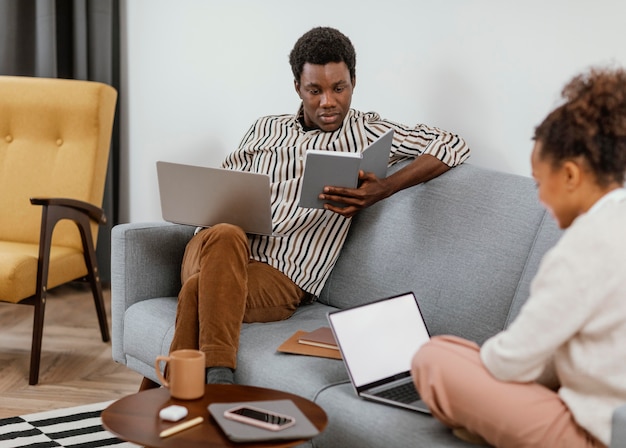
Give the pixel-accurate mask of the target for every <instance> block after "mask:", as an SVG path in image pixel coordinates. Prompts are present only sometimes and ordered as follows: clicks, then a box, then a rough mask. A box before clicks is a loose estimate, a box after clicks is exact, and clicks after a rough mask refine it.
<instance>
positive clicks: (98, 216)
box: [30, 198, 107, 224]
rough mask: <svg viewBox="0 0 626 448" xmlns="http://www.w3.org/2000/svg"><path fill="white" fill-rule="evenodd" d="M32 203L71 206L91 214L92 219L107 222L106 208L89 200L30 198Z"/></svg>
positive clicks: (100, 222) (99, 222)
mask: <svg viewBox="0 0 626 448" xmlns="http://www.w3.org/2000/svg"><path fill="white" fill-rule="evenodd" d="M30 203H31V204H33V205H44V206H48V207H55V206H56V207H69V208H72V209H74V210H78V211H79V212H82V213H84V214H86V215H87V216H89V218H90V219H92V220H93V221H95V222H97V223H98V224H106V222H107V218H106V215H105V214H104V210H102V209H101V208H100V207H96V206H95V205H93V204H90V203H89V202H85V201H80V200H78V199H69V198H30Z"/></svg>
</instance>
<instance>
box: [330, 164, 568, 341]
mask: <svg viewBox="0 0 626 448" xmlns="http://www.w3.org/2000/svg"><path fill="white" fill-rule="evenodd" d="M396 169H397V168H396ZM559 236H560V231H559V229H558V228H557V226H556V224H555V223H554V221H553V219H552V218H551V217H550V216H549V215H548V214H547V213H546V212H545V210H544V209H543V207H542V206H541V205H540V204H539V202H538V200H537V192H536V188H535V186H534V181H533V180H532V179H530V178H528V177H523V176H518V175H513V174H507V173H503V172H498V171H493V170H488V169H484V168H480V167H476V166H473V165H471V164H463V165H461V166H458V167H456V168H454V169H452V170H450V171H448V172H447V173H445V174H444V175H442V176H439V177H438V178H436V179H434V180H431V181H429V182H427V183H424V184H421V185H418V186H416V187H413V188H409V189H407V190H404V191H401V192H399V193H397V194H395V195H393V196H392V197H390V198H387V199H386V200H384V201H381V202H379V203H378V204H376V205H375V206H373V207H370V208H369V209H367V210H364V211H363V212H361V213H360V214H359V215H358V216H357V217H355V218H354V222H353V224H352V228H351V229H350V234H349V235H348V239H347V241H346V243H345V246H344V248H343V250H342V253H341V255H340V257H339V259H338V261H337V264H336V265H335V267H334V269H333V272H332V274H331V276H330V278H329V279H328V281H327V283H326V285H325V286H324V289H323V291H322V293H321V295H320V302H322V303H325V304H328V305H331V306H335V307H339V308H346V307H350V306H354V305H358V304H362V303H367V302H371V301H373V300H376V299H380V298H383V297H388V296H392V295H395V294H399V293H404V292H407V291H413V292H414V293H415V294H416V296H417V299H418V301H419V303H420V307H421V308H422V311H423V313H424V317H425V320H426V323H427V325H428V327H429V329H430V331H431V333H432V334H433V335H435V334H444V333H445V334H455V335H458V336H463V337H466V338H469V339H471V340H474V341H476V342H478V343H482V342H483V341H484V340H485V339H487V338H488V337H489V336H491V335H493V334H495V333H497V332H498V331H500V330H502V329H503V328H505V327H506V325H507V324H508V323H509V322H510V321H511V320H512V319H513V318H514V317H515V315H516V314H517V313H518V312H519V309H520V307H521V305H522V304H523V303H524V301H525V300H526V299H527V298H528V294H529V285H530V282H531V280H532V278H533V277H534V275H535V273H536V272H537V268H538V265H539V262H540V260H541V258H542V257H543V254H544V253H545V252H546V250H548V249H549V248H550V247H552V246H553V245H554V243H556V241H557V240H558V238H559Z"/></svg>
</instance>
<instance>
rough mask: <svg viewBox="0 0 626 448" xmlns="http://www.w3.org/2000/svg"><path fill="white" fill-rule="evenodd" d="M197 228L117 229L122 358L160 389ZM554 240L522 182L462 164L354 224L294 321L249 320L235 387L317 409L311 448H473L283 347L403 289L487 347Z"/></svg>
mask: <svg viewBox="0 0 626 448" xmlns="http://www.w3.org/2000/svg"><path fill="white" fill-rule="evenodd" d="M193 231H194V229H193V228H191V227H187V226H180V225H171V224H166V223H133V224H123V225H119V226H116V227H115V228H114V229H113V238H112V326H113V357H114V359H115V360H116V361H118V362H120V363H122V364H125V365H127V366H128V367H129V368H131V369H133V370H135V371H137V372H139V373H141V374H142V375H144V376H146V377H148V378H151V379H152V380H155V381H156V377H155V374H154V367H153V362H154V359H155V358H156V356H157V355H160V354H166V353H168V348H169V345H170V341H171V339H172V335H173V331H174V318H175V312H176V295H177V293H178V290H179V288H180V278H179V273H180V263H181V258H182V255H183V251H184V248H185V244H186V243H187V241H188V240H189V238H190V237H191V236H192V234H193ZM559 236H560V231H559V230H558V229H557V227H556V225H555V223H554V221H553V219H552V218H551V217H550V216H549V215H548V214H547V213H546V212H545V211H544V210H543V208H542V207H541V206H540V204H539V203H538V201H537V199H536V189H535V186H534V182H533V181H532V180H531V179H529V178H526V177H522V176H516V175H511V174H506V173H502V172H497V171H492V170H487V169H482V168H479V167H476V166H473V165H471V164H464V165H462V166H459V167H457V168H454V169H452V170H450V171H449V172H447V173H445V174H444V175H442V176H440V177H438V178H437V179H434V180H432V181H430V182H427V183H425V184H422V185H419V186H416V187H413V188H410V189H408V190H405V191H402V192H400V193H398V194H396V195H394V196H392V197H391V198H388V199H386V200H385V201H382V202H380V203H378V204H376V205H375V206H373V207H371V208H370V209H368V210H365V211H363V212H361V213H360V214H359V215H358V216H357V217H356V218H355V219H354V222H353V226H352V228H351V230H350V234H349V237H348V240H347V241H346V244H345V246H344V248H343V251H342V253H341V256H340V258H339V260H338V262H337V265H336V266H335V268H334V270H333V272H332V275H331V277H330V279H329V280H328V282H327V284H326V285H325V287H324V290H323V292H322V294H321V296H320V298H319V301H317V302H316V303H314V304H312V305H307V306H302V307H301V308H299V309H298V310H297V312H296V313H295V315H294V316H293V317H291V318H290V319H288V320H285V321H281V322H274V323H268V324H248V325H244V328H243V330H242V335H241V342H240V351H239V361H238V363H239V366H238V368H237V371H236V381H237V382H238V383H241V384H249V385H255V386H261V387H269V388H275V389H281V390H285V391H288V392H292V393H296V394H299V395H301V396H304V397H306V398H308V399H311V400H313V401H315V402H316V403H318V404H319V405H320V406H321V407H322V408H323V409H324V410H325V411H326V413H327V414H328V418H329V424H328V427H327V428H326V430H325V431H324V432H323V433H322V434H320V435H319V436H317V437H316V438H315V439H313V440H312V441H311V445H312V446H315V447H360V448H364V447H386V448H392V447H401V448H406V447H409V446H411V447H428V448H433V447H461V446H469V445H468V444H466V443H464V442H461V441H459V440H457V439H456V438H455V437H453V436H452V435H451V433H450V431H449V430H448V429H446V428H445V427H444V426H442V425H441V424H440V423H438V422H437V421H436V420H435V419H433V418H432V417H430V416H425V415H422V414H418V413H413V412H410V411H405V410H400V409H396V408H393V407H390V406H386V405H381V404H377V403H372V402H367V401H364V400H362V399H359V398H357V397H356V396H355V393H354V391H353V389H352V387H351V385H350V383H349V381H348V377H347V373H346V370H345V367H344V365H343V362H342V361H338V360H332V359H325V358H316V357H307V356H299V355H289V354H284V353H278V352H276V348H277V347H278V346H279V345H280V344H281V343H282V342H283V341H284V340H286V339H287V338H288V337H289V336H291V335H292V334H293V333H294V332H295V331H296V330H314V329H316V328H318V327H320V326H324V325H327V319H326V315H327V313H328V312H329V311H331V310H334V309H336V308H344V307H349V306H353V305H356V304H361V303H366V302H369V301H373V300H376V299H379V298H383V297H387V296H391V295H394V294H398V293H403V292H407V291H413V292H415V294H416V296H417V298H418V301H419V303H420V306H421V308H422V311H423V313H424V316H425V319H426V321H427V324H428V326H429V329H430V330H431V332H432V333H433V334H443V333H447V334H455V335H459V336H463V337H466V338H469V339H471V340H474V341H476V342H478V343H482V342H483V341H484V340H485V339H486V338H488V337H489V336H491V335H493V334H495V333H496V332H498V331H500V330H502V329H503V328H505V327H506V326H507V324H508V323H509V322H511V320H512V319H513V318H514V317H515V316H516V315H517V313H518V311H519V309H520V307H521V306H522V304H523V303H524V301H525V300H526V298H527V297H528V291H529V284H530V282H531V280H532V278H533V276H534V275H535V273H536V271H537V267H538V264H539V261H540V259H541V258H542V256H543V254H544V253H545V251H546V250H547V249H549V248H550V247H551V246H553V245H554V243H555V242H556V241H557V240H558V238H559ZM616 414H617V413H616ZM623 418H624V412H622V419H623ZM622 427H623V426H622ZM615 433H616V434H617V431H616V432H615ZM622 435H623V434H622ZM624 440H626V439H622V441H624ZM615 446H618V445H615ZM621 446H624V445H621Z"/></svg>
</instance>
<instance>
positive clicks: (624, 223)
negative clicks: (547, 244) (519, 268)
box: [481, 189, 626, 445]
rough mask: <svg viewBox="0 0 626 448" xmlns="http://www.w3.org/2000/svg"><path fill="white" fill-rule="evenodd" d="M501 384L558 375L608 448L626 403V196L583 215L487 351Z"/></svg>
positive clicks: (570, 402) (613, 196) (567, 398)
mask: <svg viewBox="0 0 626 448" xmlns="http://www.w3.org/2000/svg"><path fill="white" fill-rule="evenodd" d="M481 358H482V360H483V362H484V364H485V366H486V367H487V369H488V370H489V371H490V372H491V373H492V374H493V375H494V376H495V377H496V378H498V379H499V380H502V381H516V382H529V381H537V380H539V379H540V378H543V377H545V376H546V372H550V371H551V372H553V373H554V374H555V375H556V378H557V379H558V381H559V384H560V388H559V395H560V397H561V399H562V400H563V401H564V402H565V403H566V404H567V406H568V407H569V409H570V410H571V412H572V414H573V415H574V418H575V419H576V421H577V422H578V424H579V425H581V426H582V427H583V428H585V429H586V430H587V431H589V432H590V433H591V434H592V435H593V436H594V437H596V438H597V439H599V440H600V441H602V442H603V443H604V444H606V445H608V444H609V440H610V437H611V416H612V413H613V411H614V410H615V408H616V407H618V406H619V405H621V404H624V403H626V191H625V190H623V189H619V190H614V191H612V192H611V193H609V194H607V195H606V196H605V197H603V198H602V199H601V200H600V201H598V202H597V203H596V204H595V205H594V206H593V207H592V209H591V210H589V212H587V213H586V214H584V215H581V216H579V217H578V218H577V219H576V220H575V221H574V223H573V224H572V225H571V226H570V227H569V228H568V229H567V231H566V232H564V234H563V236H562V237H561V239H560V241H559V242H558V243H557V244H556V245H555V247H554V248H552V249H551V250H550V251H549V252H548V253H546V255H545V257H544V259H543V260H542V262H541V265H540V267H539V271H538V273H537V275H536V277H535V279H534V280H533V283H532V285H531V291H530V298H529V299H528V301H527V302H526V304H525V305H524V307H523V308H522V310H521V311H520V314H519V315H518V317H517V318H516V319H515V321H514V322H513V323H512V324H511V325H510V326H509V328H508V329H507V330H505V331H503V332H501V333H499V334H497V335H495V336H494V337H492V338H491V339H489V340H488V341H486V342H485V344H484V345H483V347H482V348H481Z"/></svg>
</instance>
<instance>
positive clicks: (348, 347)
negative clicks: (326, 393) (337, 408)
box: [328, 293, 430, 388]
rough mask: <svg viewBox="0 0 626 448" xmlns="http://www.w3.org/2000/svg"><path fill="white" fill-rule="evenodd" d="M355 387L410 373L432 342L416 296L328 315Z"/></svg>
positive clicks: (384, 300)
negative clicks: (415, 358) (413, 362)
mask: <svg viewBox="0 0 626 448" xmlns="http://www.w3.org/2000/svg"><path fill="white" fill-rule="evenodd" d="M328 319H329V321H330V323H331V327H332V328H333V332H334V333H335V338H336V339H337V343H338V344H339V347H340V348H341V353H342V355H343V359H344V362H345V364H346V367H347V368H348V372H349V373H350V376H351V378H352V381H353V383H354V386H355V387H357V388H359V387H361V386H364V385H367V384H371V383H374V382H377V381H380V380H383V379H386V378H389V377H393V376H394V375H398V374H401V373H406V372H408V371H409V370H410V368H411V360H412V359H413V355H415V353H416V352H417V350H418V349H419V348H420V347H421V346H422V344H424V343H425V342H427V341H428V340H429V338H430V336H429V334H428V330H427V328H426V324H425V323H424V319H423V318H422V313H421V312H420V309H419V306H418V304H417V300H416V298H415V295H414V294H413V293H407V294H402V295H399V296H395V297H390V298H388V299H383V300H379V301H377V302H373V303H370V304H367V305H362V306H358V307H355V308H349V309H345V310H340V311H335V312H333V313H330V314H329V315H328Z"/></svg>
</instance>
